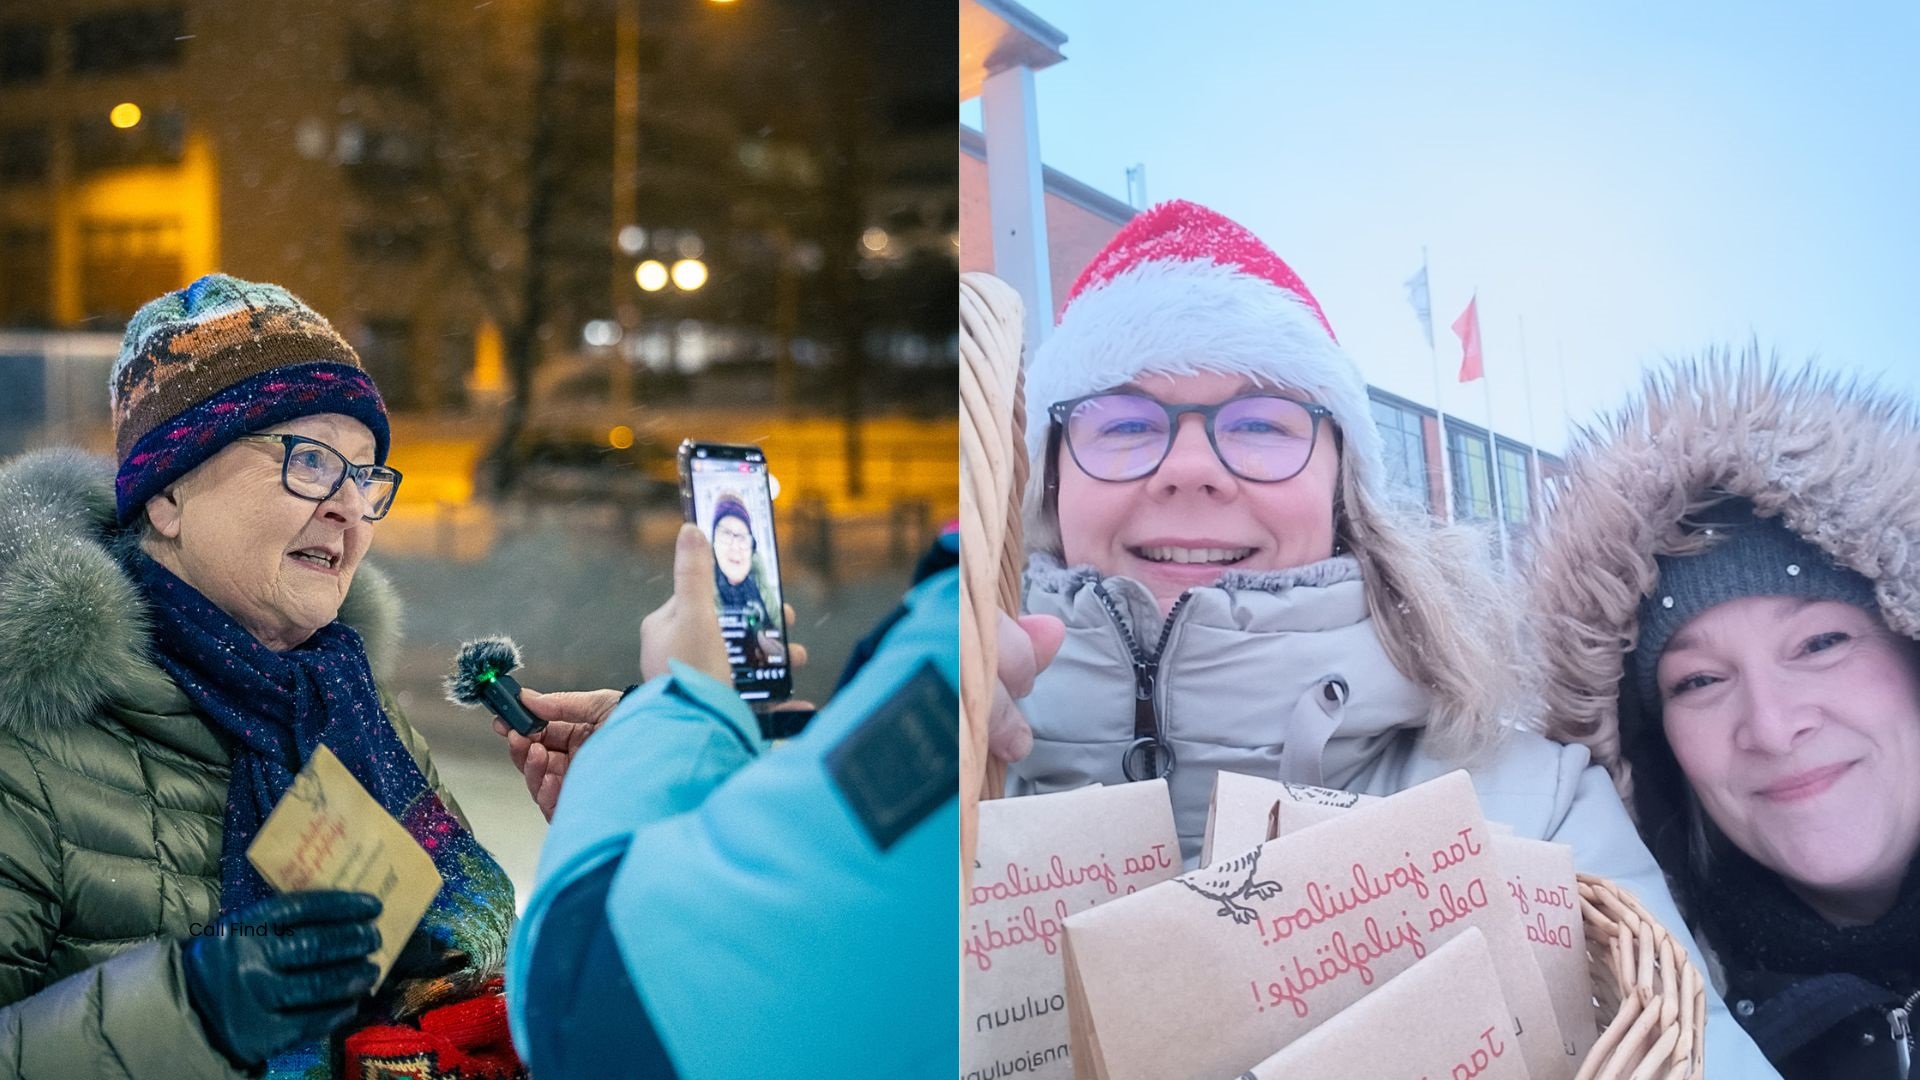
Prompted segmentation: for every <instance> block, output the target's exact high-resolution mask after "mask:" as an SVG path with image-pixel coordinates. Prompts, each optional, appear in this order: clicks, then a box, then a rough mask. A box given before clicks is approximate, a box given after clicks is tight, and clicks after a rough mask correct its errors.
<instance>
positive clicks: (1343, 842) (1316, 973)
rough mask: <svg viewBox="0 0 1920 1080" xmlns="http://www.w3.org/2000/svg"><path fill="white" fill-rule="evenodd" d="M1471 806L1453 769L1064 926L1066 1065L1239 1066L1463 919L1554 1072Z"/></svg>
mask: <svg viewBox="0 0 1920 1080" xmlns="http://www.w3.org/2000/svg"><path fill="white" fill-rule="evenodd" d="M1489 840H1490V837H1489V835H1488V832H1487V825H1486V821H1485V819H1484V818H1483V816H1482V815H1481V812H1480V805H1479V800H1478V799H1476V798H1475V796H1474V793H1473V785H1472V783H1471V782H1470V781H1469V780H1468V779H1467V775H1466V773H1464V772H1453V773H1449V774H1448V775H1446V776H1443V777H1441V778H1439V779H1437V780H1434V781H1432V782H1430V783H1426V784H1422V785H1420V786H1419V787H1416V788H1412V789H1409V790H1407V791H1404V792H1401V793H1400V794H1398V795H1394V796H1392V797H1391V798H1387V799H1384V800H1382V801H1381V802H1379V803H1374V804H1369V805H1366V806H1360V807H1356V808H1355V809H1352V810H1348V811H1342V812H1340V814H1339V816H1338V817H1337V818H1335V819H1334V820H1330V821H1327V822H1325V823H1323V824H1321V825H1318V826H1316V827H1314V828H1312V829H1307V830H1303V831H1301V832H1300V833H1298V834H1295V835H1291V836H1285V837H1282V838H1280V839H1278V840H1273V841H1269V842H1268V843H1265V844H1263V845H1261V846H1260V847H1257V848H1254V849H1253V850H1251V851H1248V852H1245V853H1243V854H1241V855H1238V856H1231V857H1222V858H1218V859H1216V860H1215V862H1214V863H1213V865H1211V866H1209V867H1207V868H1205V869H1202V870H1195V871H1193V872H1191V873H1188V874H1184V875H1182V876H1180V877H1178V878H1175V879H1174V880H1173V881H1170V882H1167V883H1165V884H1162V885H1157V886H1155V887H1153V888H1150V889H1147V890H1144V891H1142V892H1140V893H1139V894H1137V895H1134V896H1128V897H1122V898H1120V899H1118V900H1115V901H1113V902H1111V903H1108V904H1103V905H1101V906H1100V907H1097V908H1094V909H1092V910H1091V911H1086V912H1082V913H1080V914H1078V915H1074V916H1071V917H1070V918H1068V920H1067V932H1066V944H1065V957H1066V965H1067V1002H1068V1009H1069V1011H1070V1013H1071V1020H1072V1024H1073V1028H1072V1036H1073V1040H1072V1046H1073V1058H1074V1075H1075V1076H1077V1077H1098V1078H1111V1080H1166V1078H1168V1077H1184V1076H1237V1075H1239V1074H1240V1073H1243V1072H1245V1071H1246V1070H1247V1069H1250V1068H1252V1067H1254V1066H1255V1065H1256V1064H1258V1063H1259V1062H1261V1061H1263V1060H1265V1059H1266V1058H1267V1057H1269V1056H1271V1055H1272V1054H1273V1053H1274V1052H1275V1051H1277V1050H1278V1049H1280V1048H1282V1047H1284V1046H1286V1045H1287V1044H1289V1043H1291V1042H1292V1041H1293V1040H1294V1039H1297V1038H1299V1037H1300V1036H1301V1035H1304V1034H1305V1033H1306V1032H1308V1031H1310V1030H1312V1029H1313V1028H1315V1027H1318V1026H1319V1025H1320V1024H1322V1023H1324V1022H1325V1021H1326V1020H1327V1019H1329V1018H1330V1017H1332V1016H1333V1015H1335V1014H1337V1013H1339V1012H1340V1011H1341V1010H1342V1009H1345V1008H1346V1007H1347V1006H1349V1005H1352V1004H1353V1003H1354V1002H1356V1001H1358V1000H1360V999H1361V998H1362V997H1365V996H1366V995H1367V994H1368V993H1369V992H1371V991H1372V990H1374V989H1375V988H1377V987H1378V986H1380V985H1382V984H1383V983H1384V982H1385V981H1386V980H1388V979H1391V978H1393V977H1394V976H1395V975H1398V974H1399V973H1400V972H1402V971H1405V970H1406V969H1408V968H1409V967H1411V966H1412V965H1413V964H1414V963H1415V962H1416V961H1418V960H1420V959H1422V958H1423V957H1425V956H1427V955H1428V954H1429V953H1431V952H1432V951H1434V950H1436V949H1438V948H1439V947H1440V946H1441V945H1443V944H1445V943H1446V942H1448V941H1450V940H1452V939H1453V938H1454V937H1456V936H1458V935H1459V934H1460V933H1461V932H1463V931H1465V930H1466V929H1467V928H1469V927H1478V928H1479V929H1480V930H1481V931H1482V932H1483V933H1484V934H1485V935H1486V939H1487V944H1488V947H1489V949H1490V950H1491V952H1492V954H1493V959H1494V968H1495V970H1496V971H1497V972H1498V973H1499V978H1500V986H1501V989H1502V991H1503V992H1504V994H1505V997H1506V1001H1507V1003H1508V1005H1509V1006H1510V1007H1511V1009H1512V1013H1513V1016H1512V1017H1511V1022H1510V1024H1509V1025H1508V1026H1507V1027H1506V1028H1504V1029H1503V1030H1504V1031H1505V1032H1507V1033H1509V1034H1511V1035H1512V1036H1513V1038H1514V1041H1515V1042H1516V1043H1517V1044H1518V1046H1519V1050H1520V1053H1521V1055H1522V1056H1523V1057H1524V1058H1525V1059H1526V1062H1527V1067H1528V1070H1529V1072H1530V1073H1531V1074H1532V1075H1533V1076H1534V1077H1536V1078H1538V1080H1567V1078H1570V1077H1571V1076H1572V1075H1573V1065H1572V1059H1571V1058H1569V1057H1568V1056H1567V1055H1566V1054H1565V1053H1564V1052H1563V1051H1562V1049H1561V1038H1560V1033H1559V1030H1558V1028H1557V1026H1556V1024H1555V1022H1554V1018H1553V1010H1552V1007H1551V1006H1550V1005H1549V1004H1548V1002H1547V988H1546V983H1545V982H1544V980H1542V978H1541V976H1540V968H1539V966H1538V965H1537V964H1535V962H1534V960H1533V957H1532V955H1531V954H1530V953H1529V952H1528V950H1527V944H1526V935H1525V931H1524V930H1523V929H1522V927H1521V925H1520V912H1519V908H1518V907H1517V906H1516V905H1515V904H1514V902H1513V898H1512V897H1511V896H1510V895H1508V893H1507V890H1506V888H1505V882H1504V879H1503V878H1502V876H1501V873H1500V867H1499V865H1498V864H1497V862H1496V861H1495V858H1494V854H1493V850H1492V847H1491V844H1490V842H1489Z"/></svg>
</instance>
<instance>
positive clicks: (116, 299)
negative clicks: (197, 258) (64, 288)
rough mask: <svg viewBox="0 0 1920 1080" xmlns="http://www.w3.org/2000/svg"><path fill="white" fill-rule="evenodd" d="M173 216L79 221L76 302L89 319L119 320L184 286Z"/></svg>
mask: <svg viewBox="0 0 1920 1080" xmlns="http://www.w3.org/2000/svg"><path fill="white" fill-rule="evenodd" d="M181 246H182V245H181V230H180V221H179V219H177V218H153V219H145V220H132V219H129V220H119V221H100V220H89V221H82V222H81V223H80V293H81V304H82V306H83V307H85V308H86V313H87V315H89V316H93V317H99V318H103V319H109V320H115V321H117V320H122V319H125V318H127V317H129V316H131V315H132V314H133V313H134V312H135V311H136V310H138V309H139V307H140V305H142V304H144V303H146V302H147V301H149V300H151V299H153V298H154V297H156V296H159V295H160V294H161V293H165V292H169V291H171V290H173V289H177V288H179V287H180V286H182V285H184V284H186V282H185V281H183V280H182V278H183V277H184V276H185V270H184V264H185V260H184V258H183V257H182V254H181Z"/></svg>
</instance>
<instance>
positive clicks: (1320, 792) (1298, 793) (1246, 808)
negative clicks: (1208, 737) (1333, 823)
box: [1200, 771, 1379, 866]
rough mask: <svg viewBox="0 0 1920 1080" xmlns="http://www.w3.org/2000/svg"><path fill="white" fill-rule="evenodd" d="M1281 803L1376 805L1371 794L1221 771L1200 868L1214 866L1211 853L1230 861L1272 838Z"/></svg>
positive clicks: (1215, 782)
mask: <svg viewBox="0 0 1920 1080" xmlns="http://www.w3.org/2000/svg"><path fill="white" fill-rule="evenodd" d="M1281 800H1289V801H1293V802H1308V803H1326V804H1328V805H1332V806H1337V807H1339V808H1341V809H1346V808H1348V807H1353V806H1358V805H1360V804H1361V803H1363V802H1378V801H1379V799H1378V798H1377V797H1376V796H1373V795H1356V794H1354V793H1353V792H1351V791H1335V790H1334V789H1332V788H1323V787H1312V786H1310V785H1306V784H1287V783H1282V782H1281V781H1279V780H1273V779H1269V778H1268V777H1264V776H1248V775H1247V774H1245V773H1237V772H1226V771H1221V772H1218V773H1215V774H1214V776H1213V801H1212V802H1211V803H1210V804H1208V806H1207V831H1206V835H1205V837H1204V838H1203V839H1202V840H1201V843H1200V865H1201V866H1210V865H1212V864H1213V856H1214V853H1216V852H1218V853H1219V854H1220V855H1222V856H1225V857H1227V858H1232V857H1233V856H1235V855H1238V854H1240V853H1241V852H1243V851H1252V850H1253V849H1254V848H1257V847H1259V846H1260V845H1261V844H1264V843H1266V842H1267V841H1268V840H1270V839H1272V838H1273V833H1272V832H1271V828H1270V826H1271V819H1272V817H1273V806H1274V804H1275V803H1276V802H1279V801H1281Z"/></svg>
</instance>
